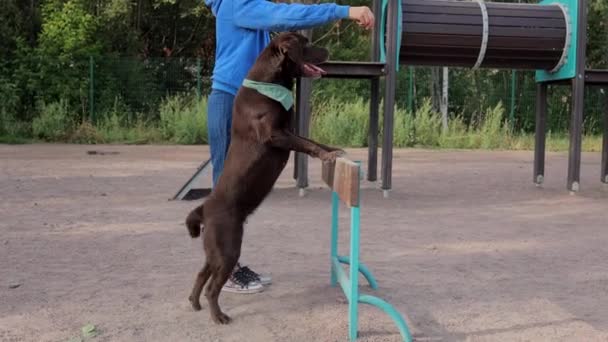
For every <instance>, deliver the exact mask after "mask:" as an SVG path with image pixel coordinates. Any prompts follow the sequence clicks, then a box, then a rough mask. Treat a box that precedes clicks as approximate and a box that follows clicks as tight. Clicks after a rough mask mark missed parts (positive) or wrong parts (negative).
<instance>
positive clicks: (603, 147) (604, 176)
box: [602, 94, 608, 184]
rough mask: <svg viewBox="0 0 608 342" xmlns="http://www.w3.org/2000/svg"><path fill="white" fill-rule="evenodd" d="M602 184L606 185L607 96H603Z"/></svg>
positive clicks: (607, 165) (607, 146) (607, 166)
mask: <svg viewBox="0 0 608 342" xmlns="http://www.w3.org/2000/svg"><path fill="white" fill-rule="evenodd" d="M602 182H604V183H606V184H608V94H604V138H603V144H602Z"/></svg>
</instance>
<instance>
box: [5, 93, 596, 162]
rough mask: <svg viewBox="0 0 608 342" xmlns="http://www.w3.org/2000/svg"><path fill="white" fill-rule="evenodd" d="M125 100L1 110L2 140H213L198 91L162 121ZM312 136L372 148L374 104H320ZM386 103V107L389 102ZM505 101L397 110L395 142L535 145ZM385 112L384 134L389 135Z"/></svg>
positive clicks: (163, 112) (562, 146)
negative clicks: (83, 107)
mask: <svg viewBox="0 0 608 342" xmlns="http://www.w3.org/2000/svg"><path fill="white" fill-rule="evenodd" d="M125 108H126V106H124V105H123V104H122V103H121V101H120V99H116V101H115V104H114V106H113V108H111V109H109V110H108V111H107V112H105V113H100V114H99V116H98V120H97V122H95V124H94V125H92V124H91V123H90V122H88V121H86V120H85V121H82V122H74V121H73V120H72V119H70V118H72V117H74V116H73V115H71V114H72V113H69V111H68V106H67V105H66V104H65V103H64V102H61V101H60V102H56V103H50V104H48V105H41V106H40V110H39V114H38V115H37V116H36V117H35V119H34V121H33V123H32V124H31V125H28V124H25V123H20V122H17V121H16V120H14V119H13V118H12V117H11V116H10V115H9V114H8V113H7V111H6V109H4V108H1V107H0V143H15V142H23V138H24V137H25V138H32V137H33V138H34V139H42V140H44V141H65V142H72V143H82V144H95V143H128V144H147V143H174V144H205V143H207V142H208V139H207V99H206V98H202V99H200V100H198V99H197V98H196V97H195V96H191V95H177V96H169V97H167V98H165V99H164V100H163V101H162V103H161V104H160V106H159V109H158V113H159V116H158V118H157V119H155V120H150V119H148V120H146V118H145V117H144V116H142V115H139V114H137V113H135V114H132V113H128V112H126V109H125ZM312 108H313V114H312V119H311V120H312V121H311V129H310V131H311V135H312V138H313V139H315V140H317V141H319V142H322V143H325V144H328V145H335V146H340V147H366V146H367V145H368V131H369V102H367V101H363V100H361V99H357V100H354V101H351V102H340V101H337V100H336V99H334V98H329V99H325V100H322V101H319V102H318V103H313V105H312ZM380 108H383V106H382V104H381V106H380ZM504 114H505V109H504V107H503V105H502V104H501V103H499V104H498V105H497V106H495V107H493V108H486V109H485V110H484V111H483V113H481V114H480V115H478V116H476V117H477V119H476V121H475V122H471V123H468V124H467V123H465V121H464V120H463V119H462V116H459V115H453V116H451V117H450V118H449V120H448V129H447V130H446V131H443V128H442V125H441V115H440V114H439V113H437V112H435V111H434V110H433V108H432V105H431V101H430V100H429V99H426V100H425V101H423V103H422V104H421V105H420V106H419V107H418V109H417V110H416V111H415V112H410V111H407V110H405V109H403V108H399V107H395V117H394V132H393V134H394V139H393V146H394V147H396V148H402V147H422V148H442V149H505V150H507V149H508V150H531V149H533V148H534V138H533V136H532V135H525V134H514V132H511V131H510V129H509V126H508V125H507V123H506V121H505V118H504ZM382 120H383V118H382V115H381V116H380V123H379V132H378V133H379V134H380V136H382V135H383V132H382V127H383V126H382ZM601 143H602V141H601V137H593V136H586V137H585V138H584V139H583V150H584V151H600V150H601ZM568 144H569V140H568V137H567V135H566V134H564V133H561V134H552V133H551V132H549V133H548V135H547V149H548V150H549V151H564V150H567V149H568Z"/></svg>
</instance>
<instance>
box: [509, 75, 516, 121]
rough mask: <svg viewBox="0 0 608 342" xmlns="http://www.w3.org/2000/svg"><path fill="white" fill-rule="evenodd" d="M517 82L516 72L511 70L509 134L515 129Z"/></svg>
mask: <svg viewBox="0 0 608 342" xmlns="http://www.w3.org/2000/svg"><path fill="white" fill-rule="evenodd" d="M516 80H517V70H511V110H510V111H509V125H510V126H511V132H513V131H514V129H515V83H516Z"/></svg>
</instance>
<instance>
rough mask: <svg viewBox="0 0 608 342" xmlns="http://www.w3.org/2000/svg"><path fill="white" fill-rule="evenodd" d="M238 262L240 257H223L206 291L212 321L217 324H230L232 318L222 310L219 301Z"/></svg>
mask: <svg viewBox="0 0 608 342" xmlns="http://www.w3.org/2000/svg"><path fill="white" fill-rule="evenodd" d="M237 261H238V257H236V258H235V257H222V262H221V264H220V265H219V267H218V268H217V269H215V270H214V272H213V278H211V282H210V283H209V286H207V288H206V289H205V297H207V301H208V302H209V310H210V313H211V319H212V320H213V321H214V322H215V323H217V324H228V323H230V321H231V318H230V317H229V316H228V315H226V314H225V313H223V312H222V310H221V309H220V305H219V303H218V299H219V296H220V291H221V290H222V287H223V286H224V284H226V281H228V278H229V277H230V275H231V274H232V271H233V269H234V266H235V265H236V262H237Z"/></svg>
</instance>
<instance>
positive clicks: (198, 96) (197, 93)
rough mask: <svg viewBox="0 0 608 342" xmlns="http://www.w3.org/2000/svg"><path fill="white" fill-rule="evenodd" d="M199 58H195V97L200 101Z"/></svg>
mask: <svg viewBox="0 0 608 342" xmlns="http://www.w3.org/2000/svg"><path fill="white" fill-rule="evenodd" d="M201 84H202V80H201V58H200V57H198V58H196V98H197V99H198V100H199V101H200V99H201V97H202V89H201Z"/></svg>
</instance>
